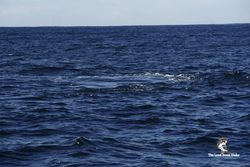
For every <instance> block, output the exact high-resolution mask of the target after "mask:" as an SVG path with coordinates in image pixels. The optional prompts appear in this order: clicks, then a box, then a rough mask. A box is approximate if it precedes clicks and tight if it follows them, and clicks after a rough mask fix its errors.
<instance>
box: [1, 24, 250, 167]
mask: <svg viewBox="0 0 250 167" xmlns="http://www.w3.org/2000/svg"><path fill="white" fill-rule="evenodd" d="M0 51H1V52H0V58H1V61H0V72H1V76H0V77H1V78H0V79H1V85H0V95H1V96H0V166H71V167H73V166H108V167H109V166H124V167H130V166H131V167H132V166H133V167H137V166H143V167H144V166H149V167H152V166H244V165H245V166H247V164H249V155H250V151H249V148H250V145H249V137H250V135H249V120H250V114H249V111H250V109H249V108H250V25H249V24H242V25H219V26H213V25H207V26H139V27H71V28H67V27H61V28H0ZM222 136H223V137H227V138H228V144H227V146H228V148H229V150H230V152H232V153H238V154H240V157H217V158H215V157H214V158H212V157H208V153H220V151H219V150H218V148H217V146H216V143H217V140H218V138H219V137H222Z"/></svg>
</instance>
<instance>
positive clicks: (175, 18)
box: [0, 0, 250, 26]
mask: <svg viewBox="0 0 250 167" xmlns="http://www.w3.org/2000/svg"><path fill="white" fill-rule="evenodd" d="M224 23H250V0H0V26H107V25H173V24H224Z"/></svg>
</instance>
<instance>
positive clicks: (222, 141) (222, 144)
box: [208, 137, 240, 157]
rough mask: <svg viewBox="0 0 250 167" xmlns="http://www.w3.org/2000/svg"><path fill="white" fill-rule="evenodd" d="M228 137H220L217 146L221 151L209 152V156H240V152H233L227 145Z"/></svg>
mask: <svg viewBox="0 0 250 167" xmlns="http://www.w3.org/2000/svg"><path fill="white" fill-rule="evenodd" d="M227 143H228V139H227V138H226V137H220V138H219V139H218V141H217V148H218V149H219V150H220V153H208V156H209V157H239V156H240V154H237V153H231V152H230V151H229V149H228V147H227Z"/></svg>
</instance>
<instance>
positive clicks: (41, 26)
mask: <svg viewBox="0 0 250 167" xmlns="http://www.w3.org/2000/svg"><path fill="white" fill-rule="evenodd" d="M237 24H250V22H249V23H246V22H239V23H213V24H209V23H198V24H195V23H194V24H193V23H190V24H124V25H122V24H121V25H20V26H19V25H18V26H9V25H7V26H0V28H43V27H44V28H46V27H142V26H206V25H237Z"/></svg>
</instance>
